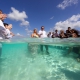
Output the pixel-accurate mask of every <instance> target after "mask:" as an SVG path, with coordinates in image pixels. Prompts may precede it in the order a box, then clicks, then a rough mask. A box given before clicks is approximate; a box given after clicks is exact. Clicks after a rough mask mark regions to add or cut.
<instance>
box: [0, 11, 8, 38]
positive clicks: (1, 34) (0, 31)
mask: <svg viewBox="0 0 80 80" xmlns="http://www.w3.org/2000/svg"><path fill="white" fill-rule="evenodd" d="M6 17H7V16H6V14H3V13H2V11H1V10H0V39H5V37H6V36H7V32H6V28H5V27H4V24H3V20H4V19H5V18H6Z"/></svg>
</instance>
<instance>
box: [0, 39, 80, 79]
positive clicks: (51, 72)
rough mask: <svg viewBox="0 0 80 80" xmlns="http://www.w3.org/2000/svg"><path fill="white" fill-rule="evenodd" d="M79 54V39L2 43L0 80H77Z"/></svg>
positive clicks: (79, 73)
mask: <svg viewBox="0 0 80 80" xmlns="http://www.w3.org/2000/svg"><path fill="white" fill-rule="evenodd" d="M41 46H43V51H41ZM45 46H47V47H48V49H47V50H48V52H49V54H47V51H46V48H45ZM79 53H80V38H76V39H72V38H69V39H58V38H56V39H48V38H46V39H37V38H36V39H35V38H27V39H16V40H15V39H13V40H11V41H9V40H5V41H4V40H2V41H1V43H0V80H80V62H78V61H77V60H76V58H77V56H78V54H79Z"/></svg>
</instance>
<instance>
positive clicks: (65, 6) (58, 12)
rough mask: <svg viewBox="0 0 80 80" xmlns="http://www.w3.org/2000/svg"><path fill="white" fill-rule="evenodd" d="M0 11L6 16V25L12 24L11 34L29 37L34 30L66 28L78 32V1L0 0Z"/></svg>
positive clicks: (79, 16)
mask: <svg viewBox="0 0 80 80" xmlns="http://www.w3.org/2000/svg"><path fill="white" fill-rule="evenodd" d="M0 2H1V4H0V6H1V7H0V9H1V10H2V11H3V13H6V14H7V16H8V17H7V19H6V20H5V21H4V22H6V23H9V24H12V25H13V29H12V32H13V33H14V34H17V35H24V36H30V34H31V32H32V31H33V29H34V28H37V29H38V31H39V30H40V27H41V26H45V30H46V31H47V32H48V31H54V30H55V29H58V30H61V29H63V30H66V29H67V27H68V26H70V27H71V28H76V29H79V30H80V1H79V0H0Z"/></svg>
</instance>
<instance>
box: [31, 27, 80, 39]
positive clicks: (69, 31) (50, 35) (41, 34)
mask: <svg viewBox="0 0 80 80" xmlns="http://www.w3.org/2000/svg"><path fill="white" fill-rule="evenodd" d="M31 37H34V38H39V37H41V38H45V37H48V38H56V37H58V38H69V37H73V38H77V37H80V32H79V31H78V30H75V29H71V27H68V29H67V30H66V31H65V32H64V30H60V33H58V30H55V32H49V33H48V34H47V32H46V31H45V30H44V26H41V30H40V31H39V32H37V29H34V30H33V33H32V34H31Z"/></svg>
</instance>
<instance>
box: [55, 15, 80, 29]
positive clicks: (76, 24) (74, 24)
mask: <svg viewBox="0 0 80 80" xmlns="http://www.w3.org/2000/svg"><path fill="white" fill-rule="evenodd" d="M67 27H71V28H80V14H78V15H73V16H72V17H70V18H69V19H67V20H65V21H59V22H57V23H56V24H55V26H54V29H57V30H66V29H67Z"/></svg>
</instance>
